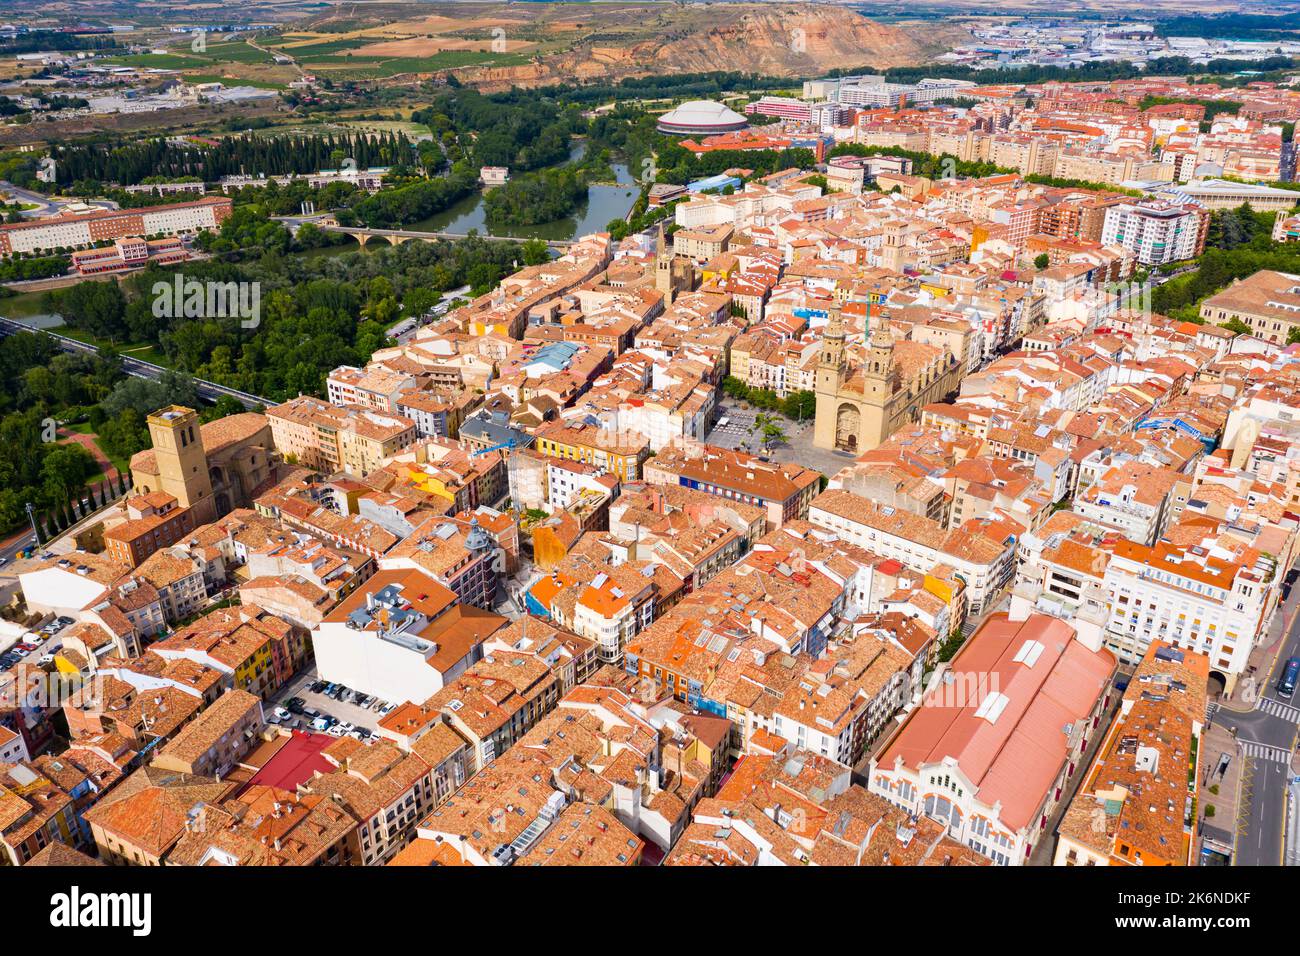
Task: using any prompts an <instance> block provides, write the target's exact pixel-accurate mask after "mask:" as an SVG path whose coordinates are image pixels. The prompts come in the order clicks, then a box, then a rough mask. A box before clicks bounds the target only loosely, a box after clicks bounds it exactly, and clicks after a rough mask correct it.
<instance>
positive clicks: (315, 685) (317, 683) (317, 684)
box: [307, 680, 329, 694]
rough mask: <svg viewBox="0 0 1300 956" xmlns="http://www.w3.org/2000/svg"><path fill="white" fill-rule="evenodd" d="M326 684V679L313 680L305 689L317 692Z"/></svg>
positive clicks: (327, 684)
mask: <svg viewBox="0 0 1300 956" xmlns="http://www.w3.org/2000/svg"><path fill="white" fill-rule="evenodd" d="M328 686H329V683H328V682H326V681H323V680H314V681H312V682H311V686H310V687H308V688H307V689H308V690H309V691H311V692H312V693H313V694H319V693H320V692H321V691H323V690H324V689H325V688H326V687H328Z"/></svg>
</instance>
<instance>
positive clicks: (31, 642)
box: [0, 617, 73, 670]
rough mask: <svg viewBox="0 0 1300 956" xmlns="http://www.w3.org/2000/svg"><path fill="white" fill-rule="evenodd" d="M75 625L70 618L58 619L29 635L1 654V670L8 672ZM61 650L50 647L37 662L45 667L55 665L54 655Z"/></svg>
mask: <svg viewBox="0 0 1300 956" xmlns="http://www.w3.org/2000/svg"><path fill="white" fill-rule="evenodd" d="M71 623H73V622H72V618H70V617H56V618H54V620H52V621H50V622H49V623H48V624H46V625H44V626H43V627H41V628H40V630H39V631H34V632H32V633H31V634H29V635H28V636H27V637H26V639H24V640H21V641H19V642H18V643H17V644H15V645H14V646H13V647H11V648H9V650H7V651H5V652H4V653H3V654H0V670H8V669H9V668H11V667H13V666H14V665H15V664H18V663H19V662H21V661H24V660H26V659H27V658H28V657H29V656H30V655H31V653H32V652H33V651H35V650H37V649H39V648H40V646H41V645H42V644H43V643H45V641H46V640H47V639H48V638H51V637H53V636H54V635H55V634H57V633H59V631H61V630H63V629H64V628H65V627H67V626H68V625H69V624H71ZM59 649H60V648H58V647H49V648H47V649H46V651H45V653H44V654H42V655H41V657H40V659H39V660H38V661H37V662H36V663H37V664H38V665H39V666H41V667H44V666H45V665H46V664H52V663H54V654H55V652H57V651H58V650H59Z"/></svg>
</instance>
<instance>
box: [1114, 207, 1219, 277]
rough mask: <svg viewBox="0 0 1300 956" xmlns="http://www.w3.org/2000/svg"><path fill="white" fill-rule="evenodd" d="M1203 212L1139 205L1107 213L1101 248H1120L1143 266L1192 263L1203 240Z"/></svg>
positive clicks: (1115, 209)
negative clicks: (1182, 262)
mask: <svg viewBox="0 0 1300 956" xmlns="http://www.w3.org/2000/svg"><path fill="white" fill-rule="evenodd" d="M1205 215H1206V213H1205V210H1203V209H1201V208H1200V207H1199V206H1194V205H1190V204H1189V205H1185V206H1179V205H1175V204H1173V203H1166V202H1155V201H1141V202H1132V203H1120V204H1119V205H1117V206H1112V207H1111V208H1110V209H1107V210H1106V220H1105V222H1104V224H1103V225H1102V227H1101V243H1102V245H1104V246H1122V247H1123V248H1125V249H1127V250H1129V252H1131V253H1133V254H1134V256H1135V257H1136V258H1137V261H1138V262H1140V263H1142V264H1143V265H1146V266H1152V265H1162V264H1163V263H1166V262H1178V261H1180V260H1182V259H1191V258H1193V257H1194V256H1195V255H1196V254H1197V250H1198V249H1199V248H1200V244H1201V241H1202V238H1203V235H1202V229H1203V220H1204V218H1205Z"/></svg>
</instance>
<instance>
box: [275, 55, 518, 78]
mask: <svg viewBox="0 0 1300 956" xmlns="http://www.w3.org/2000/svg"><path fill="white" fill-rule="evenodd" d="M300 62H301V63H302V64H303V65H304V66H309V67H312V68H313V69H316V70H319V71H323V72H325V73H327V74H328V75H329V76H331V77H334V78H345V79H365V80H374V79H383V78H385V77H389V76H396V75H398V74H399V73H432V72H434V71H436V70H452V69H457V68H459V67H464V66H489V65H490V66H518V65H520V64H523V63H527V62H529V58H528V57H526V56H524V55H522V54H519V53H484V52H480V51H477V50H443V51H442V52H441V53H435V54H434V55H433V56H418V57H417V56H399V57H389V58H383V57H361V56H340V55H338V54H331V55H329V56H320V57H310V58H307V59H304V60H301V61H300Z"/></svg>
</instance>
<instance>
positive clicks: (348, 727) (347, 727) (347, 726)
mask: <svg viewBox="0 0 1300 956" xmlns="http://www.w3.org/2000/svg"><path fill="white" fill-rule="evenodd" d="M339 726H340V727H342V728H343V732H344V733H345V734H350V733H351V732H352V731H354V730H356V729H357V725H356V724H354V723H352V721H350V720H344V721H340V722H339Z"/></svg>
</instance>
